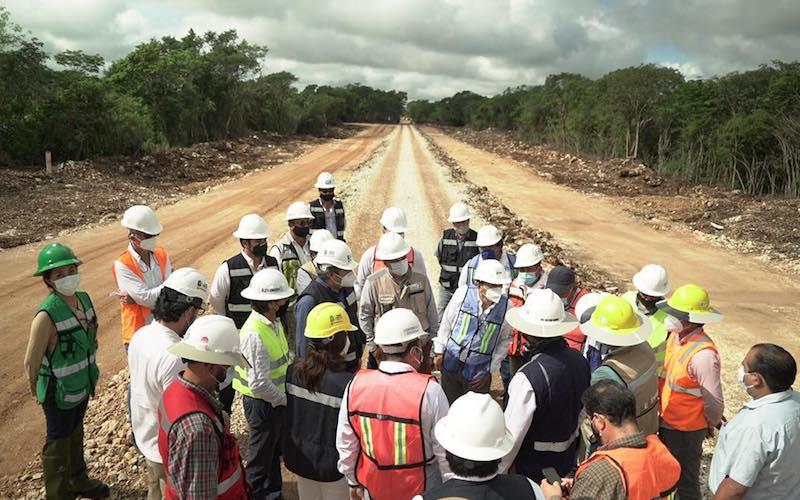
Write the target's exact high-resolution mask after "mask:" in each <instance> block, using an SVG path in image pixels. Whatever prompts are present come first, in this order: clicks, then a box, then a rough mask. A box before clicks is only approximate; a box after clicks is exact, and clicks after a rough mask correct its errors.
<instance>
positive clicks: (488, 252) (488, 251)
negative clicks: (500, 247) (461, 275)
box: [481, 248, 497, 260]
mask: <svg viewBox="0 0 800 500" xmlns="http://www.w3.org/2000/svg"><path fill="white" fill-rule="evenodd" d="M496 258H497V256H496V255H495V254H494V248H484V249H483V250H481V259H483V260H490V259H496Z"/></svg>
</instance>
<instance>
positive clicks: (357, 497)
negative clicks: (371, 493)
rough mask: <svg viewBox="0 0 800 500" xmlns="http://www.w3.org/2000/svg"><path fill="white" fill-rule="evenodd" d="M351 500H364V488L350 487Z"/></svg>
mask: <svg viewBox="0 0 800 500" xmlns="http://www.w3.org/2000/svg"><path fill="white" fill-rule="evenodd" d="M350 500H364V488H362V487H361V486H350Z"/></svg>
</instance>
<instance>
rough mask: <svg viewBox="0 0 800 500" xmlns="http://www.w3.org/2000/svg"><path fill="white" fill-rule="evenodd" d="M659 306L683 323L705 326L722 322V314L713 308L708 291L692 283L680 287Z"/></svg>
mask: <svg viewBox="0 0 800 500" xmlns="http://www.w3.org/2000/svg"><path fill="white" fill-rule="evenodd" d="M657 305H658V308H659V309H662V310H663V311H665V312H666V313H667V314H669V315H670V316H674V317H676V318H678V319H680V320H683V321H690V322H692V323H703V324H705V323H716V322H718V321H721V320H722V314H721V313H720V312H719V311H718V310H716V309H714V308H713V307H711V301H710V299H709V297H708V292H707V291H706V289H705V288H703V287H701V286H699V285H695V284H692V283H690V284H688V285H683V286H681V287H678V288H677V289H676V290H675V292H674V293H673V294H672V296H671V297H670V298H669V300H666V301H662V302H659V303H658V304H657Z"/></svg>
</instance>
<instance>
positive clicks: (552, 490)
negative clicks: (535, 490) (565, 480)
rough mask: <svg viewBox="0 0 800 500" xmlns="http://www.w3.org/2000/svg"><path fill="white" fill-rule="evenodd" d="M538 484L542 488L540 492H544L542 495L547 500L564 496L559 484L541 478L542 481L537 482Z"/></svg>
mask: <svg viewBox="0 0 800 500" xmlns="http://www.w3.org/2000/svg"><path fill="white" fill-rule="evenodd" d="M539 486H540V487H541V488H542V493H544V497H545V498H546V499H547V500H555V499H557V498H564V497H563V496H562V494H561V493H562V490H561V484H558V483H551V482H549V481H548V480H547V479H542V482H541V483H540V484H539Z"/></svg>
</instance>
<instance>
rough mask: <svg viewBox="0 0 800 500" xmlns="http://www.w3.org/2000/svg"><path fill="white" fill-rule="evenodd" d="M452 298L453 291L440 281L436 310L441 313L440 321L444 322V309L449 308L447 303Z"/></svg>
mask: <svg viewBox="0 0 800 500" xmlns="http://www.w3.org/2000/svg"><path fill="white" fill-rule="evenodd" d="M452 298H453V292H451V291H449V290H448V289H447V288H445V287H444V286H443V285H442V284H441V283H439V300H437V301H436V312H437V313H438V314H439V322H440V323H441V322H442V316H444V310H445V309H446V308H447V304H449V303H450V299H452Z"/></svg>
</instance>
